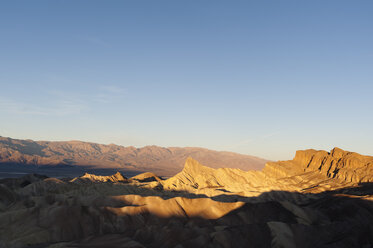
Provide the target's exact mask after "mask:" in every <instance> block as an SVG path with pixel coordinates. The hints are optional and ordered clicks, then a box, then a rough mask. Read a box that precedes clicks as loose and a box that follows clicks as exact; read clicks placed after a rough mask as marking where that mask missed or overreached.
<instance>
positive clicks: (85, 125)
mask: <svg viewBox="0 0 373 248" xmlns="http://www.w3.org/2000/svg"><path fill="white" fill-rule="evenodd" d="M372 13H373V1H368V0H367V1H343V0H329V1H325V0H320V1H298V0H296V1H295V0H294V1H286V0H284V1H277V0H274V1H228V0H227V1H197V0H196V1H175V0H170V1H150V0H149V1H137V0H136V1H135V0H134V1H91V0H90V1H88V0H87V1H72V0H71V1H1V3H0V86H1V87H0V116H1V119H0V135H1V136H9V137H13V138H30V139H36V140H71V139H75V140H85V141H92V142H100V143H116V144H121V145H125V146H128V145H134V146H144V145H151V144H155V145H161V146H201V147H207V148H211V149H217V150H228V151H235V152H240V153H244V154H251V155H256V156H260V157H264V158H268V159H273V160H277V159H291V158H292V157H293V155H294V153H295V150H298V149H305V148H315V149H331V148H333V147H334V146H338V147H341V148H343V149H347V150H352V151H356V152H360V153H363V154H371V155H372V154H373V14H372Z"/></svg>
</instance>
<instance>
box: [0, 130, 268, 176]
mask: <svg viewBox="0 0 373 248" xmlns="http://www.w3.org/2000/svg"><path fill="white" fill-rule="evenodd" d="M188 157H193V158H194V159H196V160H198V161H200V162H201V163H203V164H205V165H207V166H210V167H212V168H223V167H231V168H239V169H242V170H261V169H262V168H263V167H264V165H265V163H266V162H268V160H265V159H261V158H258V157H254V156H249V155H243V154H238V153H233V152H220V151H213V150H208V149H205V148H198V147H184V148H181V147H168V148H165V147H159V146H145V147H142V148H135V147H133V146H129V147H124V146H119V145H114V144H110V145H103V144H97V143H90V142H82V141H33V140H20V139H12V138H6V137H1V136H0V164H12V163H14V164H22V165H34V166H56V165H68V166H89V167H91V168H117V169H121V170H131V171H138V172H146V171H151V172H155V173H157V174H160V175H164V176H171V175H174V174H176V173H177V172H179V171H180V170H181V169H182V168H183V165H184V162H185V160H186V159H187V158H188Z"/></svg>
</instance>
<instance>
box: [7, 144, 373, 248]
mask: <svg viewBox="0 0 373 248" xmlns="http://www.w3.org/2000/svg"><path fill="white" fill-rule="evenodd" d="M371 161H372V157H368V156H363V155H359V154H356V153H350V152H346V151H342V150H340V149H338V148H335V149H333V150H332V151H331V152H330V153H329V152H324V151H315V150H306V151H298V152H297V153H296V156H295V158H294V159H293V160H291V161H280V162H276V163H272V162H271V163H267V165H266V167H265V168H264V170H263V171H243V170H240V169H232V168H219V169H214V168H210V167H206V166H204V165H202V164H201V163H199V162H198V161H197V160H194V159H193V158H188V159H187V160H186V162H185V165H184V168H183V170H181V171H180V172H179V173H178V174H177V175H175V176H173V177H171V178H168V179H166V180H162V179H161V178H160V177H157V176H156V175H155V174H153V173H144V174H141V175H138V176H135V177H132V178H129V179H127V178H126V177H125V175H123V174H121V173H117V174H114V175H112V176H96V175H92V174H86V175H83V176H81V177H78V178H75V179H73V180H60V179H56V178H47V177H44V176H40V175H28V176H25V177H23V178H17V179H14V178H13V179H3V180H0V248H5V247H6V248H7V247H50V248H57V247H194V248H196V247H210V248H213V247H214V248H215V247H218V248H233V247H274V248H280V247H290V248H295V247H302V248H303V247H304V248H314V247H325V248H326V247H330V248H335V247H338V248H340V247H341V248H350V247H373V228H372V223H373V184H372V183H371V182H370V181H371V180H370V178H371V176H372V174H371V169H372V168H371V167H372V163H371ZM339 173H341V174H339ZM356 173H358V175H354V174H356ZM82 181H84V182H85V183H81V182H82Z"/></svg>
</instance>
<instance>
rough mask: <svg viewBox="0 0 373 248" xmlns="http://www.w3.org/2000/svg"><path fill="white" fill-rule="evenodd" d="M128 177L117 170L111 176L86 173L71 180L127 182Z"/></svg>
mask: <svg viewBox="0 0 373 248" xmlns="http://www.w3.org/2000/svg"><path fill="white" fill-rule="evenodd" d="M127 181H128V179H127V178H126V177H124V176H123V175H122V173H120V172H117V173H115V174H114V175H111V176H96V175H94V174H89V173H85V174H84V175H83V176H81V177H77V178H74V179H72V180H71V182H90V183H98V182H101V183H106V182H111V183H115V182H127Z"/></svg>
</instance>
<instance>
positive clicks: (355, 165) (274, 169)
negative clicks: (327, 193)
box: [263, 148, 373, 183]
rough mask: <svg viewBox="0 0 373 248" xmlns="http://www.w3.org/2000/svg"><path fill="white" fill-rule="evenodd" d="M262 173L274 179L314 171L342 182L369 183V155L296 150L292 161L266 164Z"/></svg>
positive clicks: (372, 173)
mask: <svg viewBox="0 0 373 248" xmlns="http://www.w3.org/2000/svg"><path fill="white" fill-rule="evenodd" d="M263 172H264V173H266V174H267V175H269V176H271V177H275V178H281V177H288V176H293V175H299V174H302V173H305V172H318V173H320V174H321V175H323V176H325V177H328V178H335V179H339V180H341V181H343V182H351V183H362V182H373V157H371V156H364V155H360V154H358V153H354V152H348V151H344V150H342V149H340V148H334V149H333V150H331V151H330V152H326V151H316V150H313V149H310V150H305V151H297V152H296V155H295V157H294V159H293V160H291V161H280V162H270V163H267V165H266V166H265V168H264V169H263Z"/></svg>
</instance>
